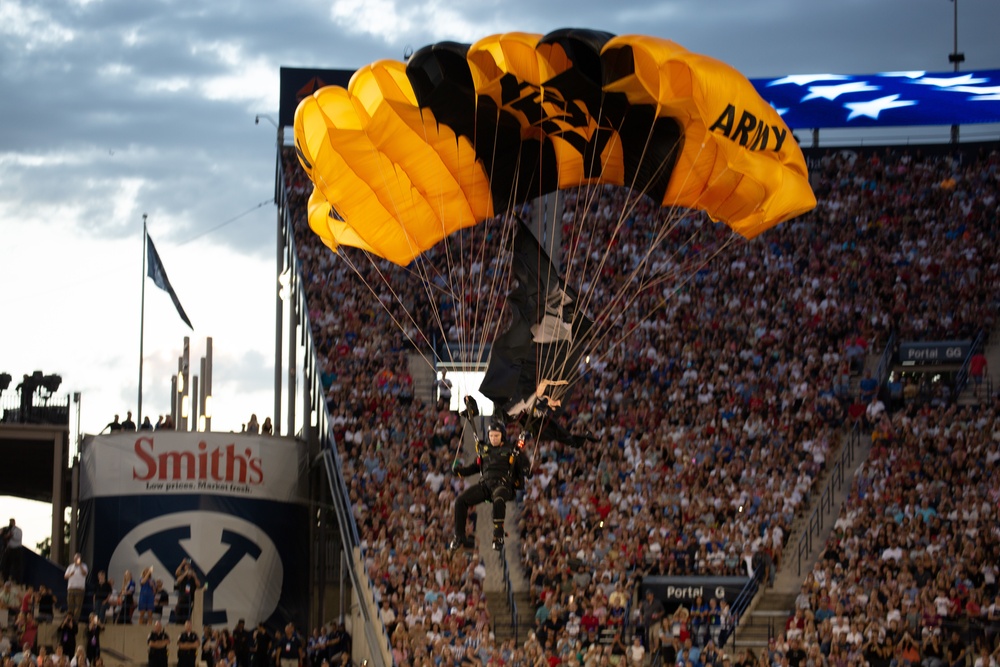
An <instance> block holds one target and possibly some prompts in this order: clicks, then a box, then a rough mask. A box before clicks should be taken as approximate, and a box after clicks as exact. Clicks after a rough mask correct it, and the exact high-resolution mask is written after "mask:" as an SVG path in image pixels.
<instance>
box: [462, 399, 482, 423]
mask: <svg viewBox="0 0 1000 667" xmlns="http://www.w3.org/2000/svg"><path fill="white" fill-rule="evenodd" d="M478 414H479V403H477V402H476V399H475V398H473V397H472V396H466V397H465V410H462V412H461V415H462V416H463V417H465V418H466V419H468V420H469V421H472V418H473V417H475V416H477V415H478Z"/></svg>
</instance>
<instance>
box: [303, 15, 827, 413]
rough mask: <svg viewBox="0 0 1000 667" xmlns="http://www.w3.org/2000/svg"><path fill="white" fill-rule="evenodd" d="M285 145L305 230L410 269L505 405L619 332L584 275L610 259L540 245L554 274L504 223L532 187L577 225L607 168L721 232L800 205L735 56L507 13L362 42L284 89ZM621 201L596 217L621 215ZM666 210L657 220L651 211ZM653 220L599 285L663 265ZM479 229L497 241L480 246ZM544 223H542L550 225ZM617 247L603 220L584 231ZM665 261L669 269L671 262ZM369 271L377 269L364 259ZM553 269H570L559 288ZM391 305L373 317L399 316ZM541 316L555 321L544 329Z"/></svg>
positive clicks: (783, 146) (756, 230) (776, 121)
mask: <svg viewBox="0 0 1000 667" xmlns="http://www.w3.org/2000/svg"><path fill="white" fill-rule="evenodd" d="M295 148H296V151H297V154H298V157H299V161H300V163H301V165H302V167H303V168H304V170H305V171H306V173H307V174H308V176H309V178H310V179H311V180H312V182H313V184H314V191H313V193H312V196H311V198H310V201H309V224H310V227H311V228H312V229H313V231H314V232H315V233H316V234H318V235H319V236H320V237H321V238H322V239H323V241H324V242H325V243H326V244H327V245H328V246H329V247H330V248H332V249H333V250H335V251H338V252H339V249H341V248H342V247H345V246H346V247H353V248H359V249H361V250H362V251H364V252H365V253H367V254H368V255H369V258H370V259H371V258H372V257H377V258H383V259H385V260H389V261H390V262H392V263H394V264H396V265H398V266H400V267H406V268H407V270H408V271H412V272H413V273H420V274H421V279H422V280H423V281H424V283H425V285H426V290H425V295H426V303H427V304H430V305H431V306H433V307H432V310H433V311H434V312H433V314H434V317H433V318H432V319H433V320H434V322H435V323H436V324H437V325H438V326H439V327H440V338H441V339H448V340H451V339H450V338H448V336H451V335H457V336H459V337H463V336H464V337H472V338H474V340H472V341H471V342H469V343H468V344H466V345H465V346H464V347H465V348H468V349H474V350H477V351H478V352H477V353H478V354H482V351H483V350H488V349H490V344H492V352H491V353H489V354H490V364H489V367H488V371H487V379H486V381H484V383H483V391H484V393H488V394H489V395H490V397H491V398H492V399H493V400H494V402H495V403H498V404H500V405H502V406H504V409H507V410H508V411H509V412H511V413H516V412H517V411H518V410H521V409H527V407H526V406H530V405H532V404H533V402H537V401H541V402H542V403H543V404H547V405H550V406H551V405H552V403H553V402H554V403H555V404H556V405H557V404H558V401H559V399H560V397H562V396H563V395H564V394H565V391H566V388H567V387H569V386H571V385H572V383H573V381H574V380H575V379H578V378H579V376H580V373H581V370H580V363H579V361H580V358H581V355H582V353H583V352H584V351H585V348H587V347H595V346H597V345H598V344H600V345H603V349H604V350H606V349H608V347H609V346H610V345H611V344H610V343H608V341H609V340H610V339H612V338H615V337H617V336H618V334H621V336H622V337H624V336H625V335H627V331H626V332H625V333H622V331H624V327H623V326H622V325H623V322H622V320H621V317H622V314H623V313H625V312H626V311H627V307H629V306H630V305H631V304H634V303H636V302H635V301H634V300H633V299H632V297H630V296H624V297H622V296H621V295H616V296H615V297H614V298H612V299H606V298H605V297H606V294H604V292H606V291H607V290H604V289H596V290H595V288H594V286H595V284H597V283H599V282H600V280H601V279H602V276H603V274H604V273H606V272H607V270H608V266H609V265H612V264H614V262H607V261H605V260H604V259H600V258H599V259H597V260H595V261H594V262H592V263H590V262H589V260H588V261H582V262H581V261H576V260H575V259H570V260H568V261H567V262H566V263H564V264H559V259H558V258H556V263H557V265H561V266H563V267H569V268H572V269H574V270H576V273H574V274H573V275H572V276H567V277H566V278H565V279H564V278H563V277H560V276H559V275H557V272H556V269H555V265H553V263H552V260H550V259H549V258H550V257H555V255H554V252H555V251H558V250H559V248H556V247H554V246H553V245H549V246H546V247H543V246H542V245H539V243H538V242H537V241H535V239H534V237H532V236H531V233H530V232H528V231H527V230H525V229H523V225H522V224H521V223H520V222H519V219H520V214H521V213H522V212H523V210H524V209H526V208H530V207H531V206H533V203H534V202H537V201H540V199H539V198H540V197H542V196H543V195H547V194H549V193H556V192H558V193H573V194H570V195H569V196H571V197H572V196H578V197H586V198H588V202H587V205H586V206H579V207H578V208H577V209H576V212H575V214H574V215H573V216H570V217H572V220H571V221H570V222H568V223H567V222H566V219H563V218H560V219H558V220H552V221H550V222H551V223H552V224H553V225H555V226H560V227H566V229H567V230H568V234H569V236H574V235H575V234H576V235H579V234H589V233H590V231H591V228H590V226H591V225H596V224H597V223H595V222H594V221H592V220H591V219H589V218H588V213H587V212H588V211H592V210H593V207H594V206H595V205H596V204H595V201H596V200H597V199H600V197H601V196H602V194H601V193H602V192H604V190H602V189H605V188H611V187H616V188H619V189H624V190H626V191H627V192H628V195H627V201H629V202H634V201H635V199H636V198H641V199H642V200H643V201H646V200H651V201H652V202H654V206H657V207H659V210H660V211H664V212H665V211H690V210H694V211H702V212H704V213H705V214H707V215H708V216H709V217H710V218H711V219H712V220H714V221H717V222H722V223H724V224H725V225H727V226H728V227H729V229H731V230H732V232H731V233H730V232H729V230H726V231H727V234H729V235H730V236H731V237H732V236H735V235H739V236H741V237H744V238H752V237H754V236H756V235H758V234H760V233H761V232H763V231H765V230H767V229H768V228H770V227H772V226H774V225H776V224H778V223H780V222H782V221H785V220H788V219H790V218H793V217H795V216H797V215H799V214H801V213H804V212H806V211H809V210H810V209H812V208H813V207H814V206H815V204H816V200H815V197H814V195H813V192H812V189H811V187H810V185H809V179H808V173H807V169H806V164H805V159H804V157H803V155H802V152H801V150H800V148H799V146H798V143H797V142H796V140H795V138H794V137H793V136H792V135H791V132H790V131H789V130H788V128H787V126H786V125H785V124H784V122H783V121H782V120H781V117H780V116H779V115H778V113H777V111H775V110H774V109H773V108H772V107H771V106H770V105H768V103H767V102H765V101H764V100H763V99H762V98H761V97H760V96H759V95H758V94H757V92H756V91H755V89H754V88H753V86H752V85H751V84H750V82H749V81H748V80H747V79H746V78H745V77H744V76H743V75H741V74H740V73H739V72H738V71H736V70H735V69H733V68H732V67H730V66H729V65H726V64H724V63H721V62H719V61H717V60H714V59H712V58H709V57H706V56H702V55H698V54H695V53H691V52H689V51H687V50H685V49H684V48H683V47H681V46H679V45H677V44H675V43H673V42H671V41H668V40H665V39H661V38H657V37H650V36H642V35H625V36H614V35H611V34H608V33H605V32H600V31H592V30H574V29H565V30H558V31H555V32H552V33H549V34H547V35H544V36H543V35H537V34H528V33H516V32H515V33H506V34H500V35H492V36H489V37H485V38H483V39H481V40H479V41H478V42H476V43H475V44H472V45H467V44H458V43H453V42H442V43H437V44H432V45H430V46H426V47H424V48H422V49H420V50H418V51H417V52H416V53H414V54H413V56H412V57H411V58H410V59H409V60H408V61H407V62H406V63H403V62H397V61H391V60H382V61H378V62H375V63H372V64H370V65H368V66H366V67H362V68H361V69H359V70H358V71H357V72H355V74H354V76H353V77H352V79H351V81H350V83H349V85H348V86H347V88H346V89H345V88H341V87H328V88H323V89H321V90H319V91H316V92H315V93H314V94H313V95H311V96H309V97H307V98H305V99H304V100H302V102H301V103H300V105H299V107H298V109H297V110H296V114H295ZM580 193H583V194H580ZM595 193H596V194H595ZM627 215H629V212H628V211H625V212H623V213H622V216H623V218H622V220H620V221H619V222H618V223H616V224H612V225H611V226H610V227H611V233H612V234H618V230H621V229H625V228H627V227H628V223H627V221H625V220H624V216H627ZM680 218H683V214H678V215H676V216H671V215H666V214H665V215H663V216H661V217H659V218H657V220H662V221H664V225H663V226H664V227H665V226H666V222H667V221H670V220H673V221H675V222H676V220H678V219H680ZM498 221H504V222H503V223H502V224H506V225H509V226H508V227H501V226H500V225H501V223H500V222H498ZM514 221H518V222H516V223H515V222H514ZM514 224H516V226H517V230H516V231H515V230H514V229H513V228H512V226H513V225H514ZM481 229H482V230H485V231H483V232H482V233H481V234H480V236H479V237H477V238H481V239H486V241H484V243H486V242H488V243H491V244H492V245H489V246H488V247H489V250H488V251H484V252H480V253H475V252H469V251H468V248H469V246H471V245H475V243H476V242H470V241H469V238H470V237H471V236H474V235H475V234H476V233H478V230H481ZM501 229H503V230H504V231H503V233H502V234H501V233H498V230H501ZM595 229H596V227H595ZM600 231H602V232H603V231H606V230H604V229H602V230H600ZM669 233H670V232H669V230H667V229H662V230H661V229H656V230H653V232H652V233H647V234H646V237H648V238H649V241H648V244H649V245H648V247H647V248H646V249H645V250H644V251H642V252H637V253H635V256H634V258H630V270H631V271H632V272H631V273H630V274H629V275H627V276H620V277H619V279H617V280H616V281H615V283H614V285H613V287H614V288H615V289H621V290H625V289H632V290H634V291H635V293H641V294H643V296H645V295H647V294H648V293H649V292H650V291H651V290H654V289H660V288H661V287H662V285H663V284H664V283H666V282H667V281H668V280H670V279H671V278H669V277H664V276H663V275H662V271H661V269H662V267H663V266H665V265H671V264H670V262H664V261H662V257H661V255H660V254H658V253H660V252H661V250H660V249H659V248H658V246H657V244H659V243H662V242H663V240H664V239H665V238H666V237H667V235H668V234H669ZM463 235H469V236H463ZM498 236H503V237H504V238H506V239H508V241H506V243H509V245H503V244H501V246H500V247H499V248H498V247H497V246H496V239H497V237H498ZM542 236H544V235H539V236H538V238H539V239H542ZM558 236H559V234H558V233H557V234H552V235H549V236H548V237H547V238H546V242H548V243H551V244H557V243H559V242H560V241H558V240H553V239H554V238H556V237H558ZM529 238H530V240H529ZM590 240H593V239H590ZM578 241H579V238H575V239H574V240H573V241H572V243H571V244H570V245H572V244H574V243H575V244H577V245H580V244H579V243H578ZM629 243H630V244H631V246H632V247H634V242H633V241H632V240H630V241H629ZM622 245H625V244H622ZM483 247H486V246H485V245H484V246H483ZM595 247H596V246H594V245H591V251H590V252H595ZM442 248H444V249H442ZM618 248H619V245H618V244H616V243H615V239H612V241H610V242H606V243H604V245H603V246H602V247H601V250H602V251H603V252H605V253H615V252H619V250H618ZM489 253H493V257H503V258H504V261H505V262H506V269H505V270H503V271H500V270H495V271H493V272H492V273H490V276H491V279H492V280H494V281H495V283H494V285H495V289H494V290H492V294H493V295H497V296H495V298H494V297H492V296H488V295H489V294H490V292H489V291H487V297H486V298H484V292H483V290H482V289H480V285H478V284H473V281H474V280H480V281H481V280H482V276H484V275H486V274H487V273H489V271H488V269H489V270H492V269H491V264H490V257H489ZM428 258H431V259H428ZM525 258H527V259H525ZM577 259H579V258H577ZM633 259H634V260H635V261H631V260H633ZM425 260H427V261H425ZM442 262H443V263H444V264H445V266H444V267H443V268H442V267H441V263H442ZM374 263H375V262H374V261H373V264H374ZM532 263H534V266H532V267H531V270H527V268H526V267H528V265H530V264H532ZM542 266H544V267H546V268H545V270H544V271H543V270H540V269H539V267H542ZM672 266H680V267H681V268H680V269H678V270H687V269H685V268H683V267H684V266H687V264H684V263H683V262H681V263H674V264H672ZM484 267H485V268H484ZM580 267H583V268H580ZM598 267H600V268H598ZM493 268H495V267H493ZM356 270H357V269H356ZM691 271H692V273H693V271H694V270H693V269H692V270H691ZM657 272H660V274H658V275H654V274H656V273H657ZM581 274H582V275H581ZM377 275H378V276H379V277H380V278H381V279H383V280H384V281H385V283H386V284H387V285H389V288H388V289H394V288H395V283H394V282H392V280H391V279H388V278H385V276H386V275H387V274H386V273H385V271H384V267H381V266H380V267H379V268H378V271H377ZM390 283H391V284H390ZM567 283H570V284H572V285H575V286H578V287H579V286H580V285H587V286H588V287H587V289H586V290H581V291H580V293H577V290H576V289H574V288H573V287H572V286H571V285H570V284H567ZM372 291H373V293H375V294H379V295H381V294H383V293H384V292H385V291H386V290H385V289H380V288H377V287H373V288H372ZM442 295H444V296H442ZM470 295H474V296H473V297H471V298H470ZM404 298H405V297H404ZM663 298H664V299H666V298H668V297H663ZM601 299H604V301H600V300H601ZM383 301H384V300H383ZM438 301H441V303H442V304H444V305H443V306H441V307H440V309H439V307H438V305H437V303H436V302H438ZM661 301H662V300H661ZM410 305H412V304H410ZM480 307H482V308H488V309H489V310H488V312H487V314H486V316H485V317H483V316H482V313H481V311H479V310H476V313H474V314H473V315H474V316H473V317H469V318H467V319H465V320H463V321H462V322H460V323H459V324H460V325H461V326H458V327H457V330H458V331H459V333H458V334H452V333H451V331H452V330H456V327H455V326H454V321H452V322H451V324H452V326H451V329H449V327H448V324H449V323H448V321H446V320H447V318H448V317H449V316H452V315H453V314H454V313H455V312H456V311H460V313H464V312H466V311H469V312H471V311H473V310H474V309H479V308H480ZM446 309H447V310H446ZM403 310H406V313H405V314H402V315H401V314H398V313H394V314H393V317H394V318H396V317H397V316H399V317H403V316H407V317H408V316H409V312H410V309H409V308H407V307H404V308H403ZM501 310H502V312H504V313H505V314H506V321H507V323H508V328H507V329H506V330H505V332H504V333H503V334H501V335H499V336H498V337H497V338H496V339H495V340H494V339H493V335H494V334H493V331H491V330H490V329H489V327H488V326H485V325H484V324H483V322H493V321H495V320H498V319H499V317H495V315H496V314H497V313H499V312H500V311H501ZM588 310H589V311H592V312H590V313H588V312H587V311H588ZM644 316H645V315H644ZM553 317H555V318H557V319H559V318H561V319H559V322H560V324H559V326H558V327H557V328H560V327H561V328H562V330H563V332H564V333H568V334H569V338H567V339H565V340H561V341H556V340H548V339H545V337H544V335H542V334H544V333H545V331H546V329H545V326H546V322H548V324H552V323H554V322H555V320H554V319H553ZM546 318H548V319H547V320H546ZM595 323H596V324H595ZM412 324H413V323H412V322H411V323H410V324H409V325H408V324H405V323H404V324H401V327H400V328H406V327H407V326H409V328H410V329H413V328H415V327H414V326H411V325H412ZM415 326H416V328H419V324H418V325H415ZM494 329H495V327H494ZM540 332H541V333H540ZM429 338H431V336H425V339H429ZM435 354H437V355H438V356H440V353H439V352H437V351H436V352H435ZM463 355H464V356H465V357H468V356H469V355H468V354H465V353H463Z"/></svg>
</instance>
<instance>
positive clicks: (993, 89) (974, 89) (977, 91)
mask: <svg viewBox="0 0 1000 667" xmlns="http://www.w3.org/2000/svg"><path fill="white" fill-rule="evenodd" d="M948 92H950V93H969V94H971V95H996V94H997V93H1000V86H989V87H985V88H980V87H978V86H955V87H954V88H949V89H948Z"/></svg>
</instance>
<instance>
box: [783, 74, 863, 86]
mask: <svg viewBox="0 0 1000 667" xmlns="http://www.w3.org/2000/svg"><path fill="white" fill-rule="evenodd" d="M850 80H851V77H849V76H843V75H842V74H790V75H788V76H785V77H782V78H780V79H775V80H774V81H771V82H770V83H768V84H767V85H768V87H771V86H783V85H785V84H786V83H794V84H795V85H796V86H804V85H806V84H809V83H812V82H813V81H850Z"/></svg>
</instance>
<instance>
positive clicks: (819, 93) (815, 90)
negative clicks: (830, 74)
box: [800, 81, 881, 102]
mask: <svg viewBox="0 0 1000 667" xmlns="http://www.w3.org/2000/svg"><path fill="white" fill-rule="evenodd" d="M872 90H881V87H879V86H870V85H868V82H867V81H853V82H851V83H842V84H840V85H839V86H809V94H808V95H806V96H805V97H803V98H802V99H801V100H800V101H801V102H805V101H806V100H812V99H815V98H817V97H822V98H824V99H827V100H831V101H833V100H835V99H837V98H838V97H840V96H841V95H846V94H848V93H867V92H870V91H872Z"/></svg>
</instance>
